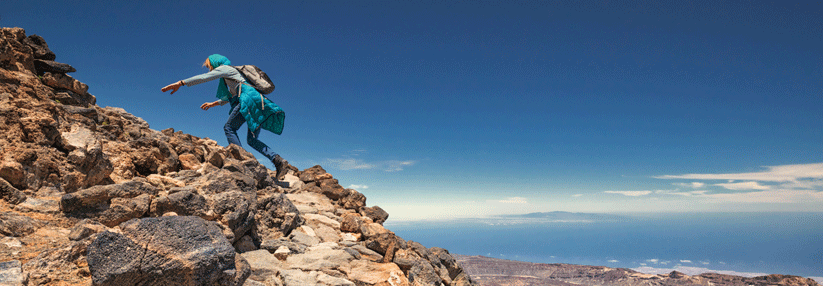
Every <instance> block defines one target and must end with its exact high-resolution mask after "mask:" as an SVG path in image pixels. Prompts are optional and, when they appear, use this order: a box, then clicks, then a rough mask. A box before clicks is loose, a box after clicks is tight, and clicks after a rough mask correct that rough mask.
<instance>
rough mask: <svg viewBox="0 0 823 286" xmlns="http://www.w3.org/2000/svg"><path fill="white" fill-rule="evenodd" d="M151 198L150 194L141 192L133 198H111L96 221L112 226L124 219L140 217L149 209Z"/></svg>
mask: <svg viewBox="0 0 823 286" xmlns="http://www.w3.org/2000/svg"><path fill="white" fill-rule="evenodd" d="M151 198H152V195H150V194H142V195H139V196H137V197H134V198H112V199H111V204H110V205H109V208H108V209H106V210H105V211H103V212H101V213H100V214H99V216H98V217H97V221H99V222H100V223H102V224H104V225H106V226H108V227H114V226H117V225H118V224H120V223H122V222H124V221H127V220H130V219H133V218H139V217H142V216H143V215H144V214H146V212H148V211H149V206H151Z"/></svg>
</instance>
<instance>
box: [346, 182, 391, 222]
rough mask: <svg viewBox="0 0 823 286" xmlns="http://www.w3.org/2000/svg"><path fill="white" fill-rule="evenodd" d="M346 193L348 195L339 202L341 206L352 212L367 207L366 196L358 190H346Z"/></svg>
mask: <svg viewBox="0 0 823 286" xmlns="http://www.w3.org/2000/svg"><path fill="white" fill-rule="evenodd" d="M346 192H347V193H348V194H347V195H346V196H345V197H342V198H340V201H339V202H338V203H339V204H340V206H342V207H343V208H345V209H350V210H359V209H361V208H363V207H365V206H366V196H365V195H363V194H361V193H360V192H358V191H356V190H353V189H348V190H346ZM387 218H388V214H387Z"/></svg>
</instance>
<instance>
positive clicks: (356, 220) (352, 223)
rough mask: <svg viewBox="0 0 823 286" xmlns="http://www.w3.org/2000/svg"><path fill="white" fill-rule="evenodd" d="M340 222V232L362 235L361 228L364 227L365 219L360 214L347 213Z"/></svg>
mask: <svg viewBox="0 0 823 286" xmlns="http://www.w3.org/2000/svg"><path fill="white" fill-rule="evenodd" d="M340 218H341V220H342V221H341V222H340V230H341V231H345V232H353V233H360V228H361V227H362V226H363V219H362V218H361V217H360V215H359V214H354V213H347V214H343V215H342V216H341V217H340Z"/></svg>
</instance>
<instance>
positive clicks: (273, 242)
mask: <svg viewBox="0 0 823 286" xmlns="http://www.w3.org/2000/svg"><path fill="white" fill-rule="evenodd" d="M283 246H285V247H286V248H288V249H289V251H291V253H304V252H306V246H305V245H302V244H299V243H295V242H292V241H290V240H289V239H287V238H285V237H281V238H278V239H267V240H263V242H261V243H260V248H261V249H265V250H267V251H268V252H272V253H274V252H275V251H277V249H280V247H283Z"/></svg>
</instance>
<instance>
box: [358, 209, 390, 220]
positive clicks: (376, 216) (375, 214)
mask: <svg viewBox="0 0 823 286" xmlns="http://www.w3.org/2000/svg"><path fill="white" fill-rule="evenodd" d="M360 213H361V214H363V215H364V216H367V217H369V218H371V219H372V220H373V221H374V222H375V223H379V224H383V222H385V221H386V220H387V219H389V213H387V212H386V211H384V210H383V209H382V208H380V207H378V206H373V207H370V208H366V207H364V208H361V209H360Z"/></svg>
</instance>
